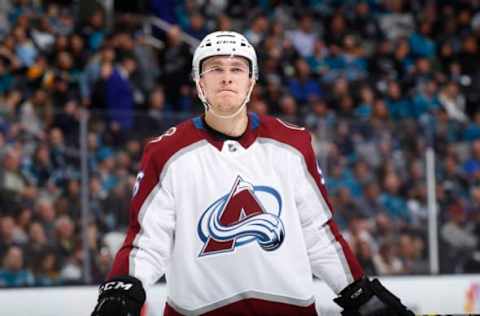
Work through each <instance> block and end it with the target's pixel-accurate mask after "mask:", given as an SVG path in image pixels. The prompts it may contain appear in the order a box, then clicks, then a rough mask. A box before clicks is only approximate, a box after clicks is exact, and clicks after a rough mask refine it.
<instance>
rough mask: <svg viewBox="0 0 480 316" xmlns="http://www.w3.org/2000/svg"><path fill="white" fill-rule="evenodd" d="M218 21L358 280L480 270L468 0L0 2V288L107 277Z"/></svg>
mask: <svg viewBox="0 0 480 316" xmlns="http://www.w3.org/2000/svg"><path fill="white" fill-rule="evenodd" d="M214 30H235V31H238V32H241V33H244V34H245V35H246V37H247V38H248V39H249V41H250V42H251V43H252V44H253V45H254V46H255V48H256V50H257V54H258V58H259V67H260V79H259V81H258V83H257V85H256V87H255V89H254V91H253V95H252V100H251V102H250V104H249V110H250V111H253V112H257V113H261V114H271V115H276V116H279V117H281V118H283V119H284V120H286V121H288V122H291V123H295V124H299V125H302V126H306V127H307V128H308V129H309V130H310V132H311V133H312V136H313V139H314V148H315V150H316V154H317V159H318V162H319V165H320V167H321V168H322V171H323V174H324V176H325V178H326V185H327V188H328V191H329V195H330V199H331V202H332V204H333V206H334V209H335V212H336V213H335V220H336V221H337V223H338V224H339V226H340V228H341V230H342V231H343V233H344V236H345V237H346V239H347V240H348V241H349V243H350V245H351V246H352V248H353V250H354V252H355V253H356V255H357V257H358V258H359V260H360V262H361V264H362V265H363V267H364V268H365V270H366V272H367V273H368V274H369V275H378V276H396V275H409V276H411V275H437V274H442V275H443V274H445V275H447V274H456V275H458V274H469V273H479V272H480V242H479V238H480V107H479V106H478V105H479V102H480V62H479V60H480V59H479V57H480V48H479V44H480V43H479V40H480V1H476V0H471V1H462V0H458V1H453V0H452V1H447V0H445V1H428V0H411V1H406V0H405V1H402V0H384V1H382V0H365V1H355V0H349V1H335V0H303V1H302V0H290V1H276V0H262V1H249V0H238V1H226V0H197V1H193V0H191V1H188V0H183V1H181V0H178V1H174V0H148V1H147V0H144V1H131V2H127V1H113V0H104V1H94V0H85V1H83V0H82V1H73V0H57V1H55V0H49V1H47V0H45V1H40V0H37V1H34V0H11V1H10V0H0V287H3V288H12V287H45V286H62V285H88V284H89V285H93V284H98V283H99V282H101V281H103V280H104V278H105V276H106V274H107V273H108V271H109V268H110V266H111V264H112V260H113V256H114V255H115V252H116V250H117V249H118V247H119V246H120V244H121V242H122V241H123V236H124V233H125V231H126V226H127V222H128V205H129V200H130V196H131V190H132V188H133V184H134V182H135V176H136V173H137V171H138V164H139V162H140V157H141V153H142V148H143V146H144V144H145V143H146V142H147V141H148V140H149V139H150V138H151V137H156V136H159V135H161V134H162V133H163V132H164V131H165V130H166V129H168V128H169V127H170V126H172V125H174V124H177V123H178V122H180V121H182V120H184V119H187V118H191V117H193V116H195V115H198V114H200V113H201V112H202V111H203V107H202V106H201V104H200V102H199V101H198V99H197V97H196V92H195V88H194V84H193V82H192V80H191V77H190V71H191V59H192V52H193V50H194V48H195V47H196V45H197V44H198V43H199V40H200V39H201V38H202V37H203V36H205V35H206V34H208V33H209V32H211V31H214ZM476 291H478V289H477V290H476ZM476 293H478V292H476ZM477 297H478V294H477Z"/></svg>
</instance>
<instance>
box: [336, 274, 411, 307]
mask: <svg viewBox="0 0 480 316" xmlns="http://www.w3.org/2000/svg"><path fill="white" fill-rule="evenodd" d="M333 300H334V301H335V303H337V304H338V305H340V306H341V307H342V308H343V311H342V315H343V316H415V314H414V313H413V312H412V311H410V310H409V309H408V308H407V307H405V305H403V304H402V302H401V301H400V299H399V298H398V297H396V296H395V295H394V294H393V293H392V292H390V291H389V290H387V289H386V288H385V287H384V286H383V285H382V284H381V283H380V281H378V279H374V280H373V281H370V280H369V279H367V278H362V279H360V280H357V281H355V282H353V283H352V284H350V285H349V286H347V287H346V288H345V289H343V290H342V291H341V292H340V295H339V296H338V297H337V298H335V299H333Z"/></svg>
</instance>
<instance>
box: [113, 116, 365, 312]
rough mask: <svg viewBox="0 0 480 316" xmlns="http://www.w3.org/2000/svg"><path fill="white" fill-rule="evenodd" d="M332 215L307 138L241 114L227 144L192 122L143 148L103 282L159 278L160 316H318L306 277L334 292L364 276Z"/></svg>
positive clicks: (147, 281)
mask: <svg viewBox="0 0 480 316" xmlns="http://www.w3.org/2000/svg"><path fill="white" fill-rule="evenodd" d="M331 214H332V213H331V207H330V204H329V202H328V200H327V193H326V190H325V187H324V182H323V179H322V175H321V171H320V169H319V168H318V165H317V163H316V159H315V156H314V153H313V150H312V147H311V138H310V135H309V133H308V132H307V131H306V130H304V129H303V128H299V127H296V126H291V125H289V124H287V123H284V122H282V121H281V120H279V119H276V118H273V117H269V116H258V115H256V114H249V124H248V129H247V131H246V132H245V133H244V134H243V135H242V136H241V137H239V138H238V139H225V138H220V137H218V135H215V134H214V133H212V131H210V130H209V129H208V128H207V127H206V126H205V123H204V121H203V119H202V118H201V117H197V118H194V119H192V120H188V121H186V122H183V123H182V124H180V125H178V126H176V127H172V128H171V129H170V130H168V131H167V132H166V133H165V134H164V135H162V136H160V137H158V138H157V139H154V140H153V141H151V142H150V143H149V144H148V145H147V146H146V148H145V151H144V155H143V158H142V164H141V170H140V172H139V173H138V176H137V181H136V184H135V187H134V190H133V198H132V203H131V210H130V219H129V220H130V224H129V229H128V233H127V237H126V239H125V242H124V245H123V247H122V248H121V249H120V251H119V252H118V254H117V256H116V258H115V262H114V265H113V268H112V271H111V273H110V275H109V277H114V276H119V275H126V274H129V275H132V276H135V277H137V278H138V279H140V280H141V281H142V282H143V283H144V285H146V286H148V285H150V284H152V283H154V282H155V281H156V280H158V279H159V278H160V277H161V276H162V275H163V274H166V279H167V289H168V290H167V291H168V299H167V306H166V309H165V315H200V314H201V315H316V312H315V305H314V297H313V280H312V274H314V275H316V276H318V277H320V278H322V279H323V280H325V281H326V282H327V284H328V285H329V286H330V287H331V288H332V290H333V291H335V292H336V293H338V292H340V291H341V290H342V289H343V288H345V287H346V286H347V285H348V284H350V283H351V282H353V281H354V280H356V279H358V278H360V277H361V276H362V275H363V272H362V269H361V267H360V266H359V265H358V263H357V261H356V259H355V258H354V256H353V254H352V253H351V251H350V248H349V247H348V245H347V243H346V242H345V240H344V239H343V238H342V237H341V235H340V234H339V231H338V229H337V227H336V225H335V223H334V222H333V221H332V219H331V216H332V215H331Z"/></svg>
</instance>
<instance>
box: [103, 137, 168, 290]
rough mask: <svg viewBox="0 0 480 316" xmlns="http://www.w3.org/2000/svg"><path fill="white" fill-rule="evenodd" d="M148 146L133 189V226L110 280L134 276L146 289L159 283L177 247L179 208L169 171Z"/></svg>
mask: <svg viewBox="0 0 480 316" xmlns="http://www.w3.org/2000/svg"><path fill="white" fill-rule="evenodd" d="M152 147H153V146H152V144H148V145H147V147H146V149H145V151H144V154H143V157H142V162H141V168H140V169H141V170H140V172H139V173H138V175H137V180H136V183H135V186H134V189H133V196H132V200H131V204H130V210H129V225H128V231H127V236H126V238H125V241H124V243H123V246H122V247H121V248H120V250H119V251H118V253H117V255H116V257H115V260H114V263H113V267H112V270H111V271H110V274H109V276H108V278H109V279H110V278H112V277H115V276H119V275H131V276H134V277H136V278H138V279H140V280H141V281H142V283H143V284H144V285H151V284H153V283H154V282H156V281H157V280H158V279H159V278H160V277H161V276H162V275H163V274H164V273H165V270H166V266H167V264H168V261H169V258H170V254H171V249H172V245H173V235H174V234H173V231H174V227H175V211H174V210H175V208H174V198H173V196H172V193H171V192H172V191H171V190H169V187H170V188H171V183H170V181H169V175H168V170H161V168H160V167H159V166H158V163H156V159H155V151H154V150H153V149H152Z"/></svg>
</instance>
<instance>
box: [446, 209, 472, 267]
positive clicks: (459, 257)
mask: <svg viewBox="0 0 480 316" xmlns="http://www.w3.org/2000/svg"><path fill="white" fill-rule="evenodd" d="M449 215H450V217H449V220H448V222H446V223H445V224H443V225H442V226H441V228H440V237H441V238H442V240H443V241H444V243H445V244H446V247H444V248H443V249H442V252H443V253H444V254H446V255H447V258H446V259H445V260H448V262H449V264H448V266H449V267H450V269H449V272H450V273H455V272H459V271H461V269H462V266H463V264H464V263H465V262H466V260H467V259H468V257H469V256H470V254H471V251H472V250H474V249H475V248H476V247H477V244H478V238H477V236H475V235H474V234H473V233H472V232H471V231H470V230H469V229H467V223H466V221H465V220H466V214H465V210H464V208H463V206H462V205H461V204H460V203H458V202H457V203H455V204H452V205H451V206H450V207H449Z"/></svg>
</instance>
